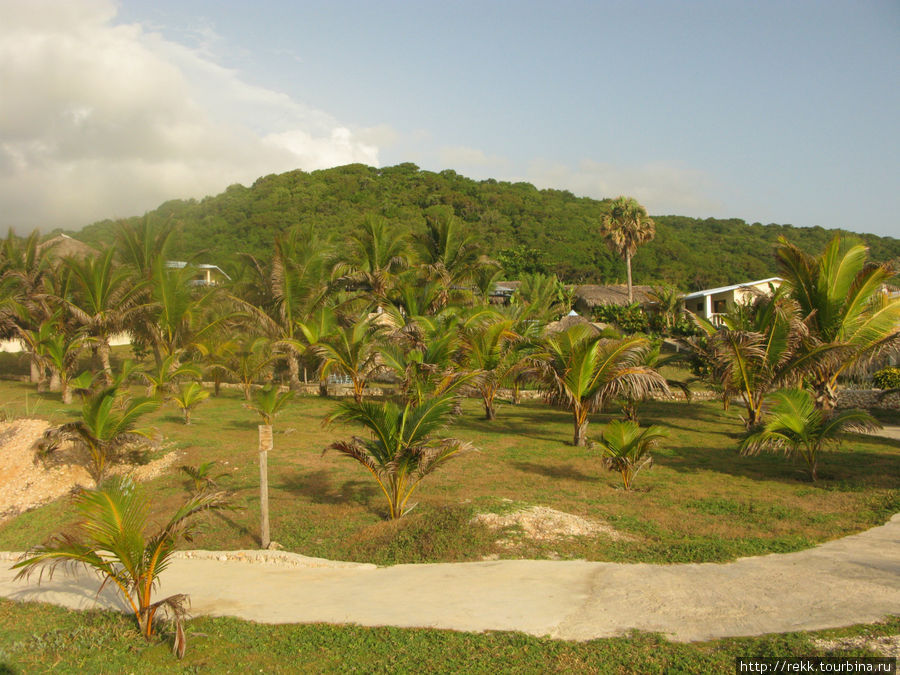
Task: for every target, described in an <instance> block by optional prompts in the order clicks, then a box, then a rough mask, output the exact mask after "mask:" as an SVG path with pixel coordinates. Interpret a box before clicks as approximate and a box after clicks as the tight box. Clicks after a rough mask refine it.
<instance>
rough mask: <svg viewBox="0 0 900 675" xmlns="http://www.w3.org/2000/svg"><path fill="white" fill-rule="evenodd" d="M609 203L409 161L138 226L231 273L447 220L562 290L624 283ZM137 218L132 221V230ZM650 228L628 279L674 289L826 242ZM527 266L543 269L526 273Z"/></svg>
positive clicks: (234, 189) (253, 192)
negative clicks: (782, 244)
mask: <svg viewBox="0 0 900 675" xmlns="http://www.w3.org/2000/svg"><path fill="white" fill-rule="evenodd" d="M609 205H610V202H609V200H602V201H598V200H595V199H590V198H587V197H576V196H575V195H573V194H572V193H571V192H568V191H562V190H538V189H537V188H535V187H534V186H533V185H530V184H528V183H507V182H502V181H496V180H491V179H489V180H484V181H475V180H471V179H469V178H465V177H464V176H460V175H459V174H457V173H456V172H454V171H451V170H447V171H442V172H440V173H434V172H431V171H423V170H420V169H419V168H418V167H417V166H416V165H414V164H408V163H407V164H400V165H397V166H392V167H384V168H380V169H378V168H373V167H369V166H364V165H361V164H351V165H348V166H342V167H337V168H333V169H326V170H322V171H313V172H311V173H307V172H304V171H299V170H298V171H291V172H288V173H283V174H280V175H270V176H264V177H262V178H260V179H258V180H257V181H256V182H255V183H254V184H253V185H252V186H251V187H244V186H241V185H232V186H231V187H229V188H228V189H226V190H225V192H223V193H222V194H220V195H217V196H215V197H206V198H204V199H202V200H200V201H196V200H187V201H180V200H175V201H170V202H166V203H165V204H162V205H161V206H160V207H159V208H158V209H156V210H154V211H152V212H150V213H149V214H147V219H148V220H150V221H154V222H157V223H160V224H162V223H170V224H172V225H173V226H174V228H175V231H174V234H173V237H172V240H171V242H170V253H171V256H172V257H177V258H182V259H190V258H191V257H192V256H194V255H196V254H197V253H198V252H201V251H203V252H205V253H204V255H203V257H204V259H205V260H206V261H214V262H215V263H216V264H218V265H220V266H223V267H225V268H226V269H227V270H229V271H230V270H232V269H233V267H232V265H233V264H234V263H233V261H234V260H236V258H237V256H238V254H241V253H249V254H252V255H254V256H258V257H267V256H270V255H271V251H272V246H273V242H274V241H275V237H276V236H277V235H279V234H281V233H283V232H284V231H285V230H286V229H287V228H289V227H290V226H292V225H297V224H303V225H305V226H309V227H311V228H314V229H315V231H316V232H317V233H318V235H319V236H320V237H322V238H326V239H328V238H331V239H334V240H337V241H344V240H345V239H346V237H347V236H348V235H349V234H350V233H353V232H358V231H359V230H360V228H361V226H362V224H363V223H364V221H365V219H366V217H372V216H377V217H381V218H384V219H385V220H386V221H387V222H388V223H389V224H390V225H391V226H392V227H396V228H397V229H398V230H400V231H402V232H405V233H409V234H411V235H419V236H422V235H425V234H426V232H427V224H428V223H429V222H432V223H433V222H441V220H442V219H443V218H446V217H449V216H451V215H452V216H455V217H456V218H457V219H458V221H459V223H458V224H459V227H458V231H459V234H458V236H459V237H473V238H474V241H475V242H476V243H477V244H478V245H479V247H480V249H481V250H482V251H483V252H485V253H486V254H487V255H488V256H490V257H492V258H493V259H495V260H499V261H500V262H504V261H508V262H509V266H510V267H511V268H512V269H509V270H507V273H506V274H505V275H504V276H507V277H509V278H514V277H516V276H518V275H517V272H520V271H522V270H521V269H519V268H520V267H522V266H523V264H522V259H523V256H522V255H513V253H514V252H519V253H522V252H524V253H526V254H528V255H527V256H526V257H528V260H529V261H530V262H528V263H527V264H526V265H525V267H527V269H526V270H525V271H530V272H536V271H541V272H543V271H547V272H550V273H555V274H556V275H557V276H558V277H559V278H560V279H561V280H562V281H564V282H570V283H573V282H594V281H596V282H624V280H625V263H624V262H623V261H622V260H621V259H620V258H619V257H618V256H616V255H615V254H614V253H613V252H611V251H610V250H608V249H607V247H606V245H605V243H604V241H603V239H602V237H600V236H599V235H598V232H597V230H598V225H599V223H600V222H601V221H602V219H603V217H604V215H605V214H606V213H607V212H608V210H609ZM140 220H141V219H140V218H134V219H131V220H130V221H129V222H130V224H131V225H132V227H138V226H139V222H140ZM653 220H654V222H655V223H656V237H655V239H654V240H653V241H651V242H649V243H647V244H646V245H644V246H642V247H641V253H640V255H639V256H637V257H636V258H635V260H634V274H635V276H637V277H638V278H640V279H641V282H642V283H657V282H662V281H666V282H669V283H671V284H674V285H675V286H677V287H678V288H680V289H683V290H696V289H699V288H706V287H710V286H715V285H722V284H726V283H734V282H738V281H745V280H750V279H761V278H765V277H769V276H773V275H775V274H776V272H777V270H776V266H775V260H774V257H773V255H772V251H773V246H774V244H775V243H776V241H777V239H778V237H779V236H786V237H787V238H788V239H790V240H791V241H792V242H794V243H795V244H796V245H797V246H798V247H799V248H800V249H802V250H804V251H808V252H814V251H820V250H822V249H823V248H824V247H825V245H826V244H827V242H828V241H829V240H830V239H831V237H832V235H833V232H832V231H829V230H825V229H822V228H818V227H813V228H794V227H792V226H790V225H761V224H759V223H754V224H752V225H748V224H747V223H745V222H744V221H742V220H739V219H729V220H716V219H711V218H710V219H706V220H700V219H696V218H687V217H684V216H667V215H654V216H653ZM117 229H118V227H117V223H115V222H113V221H103V222H100V223H95V224H93V225H90V226H88V227H86V228H84V230H82V231H81V232H80V233H77V235H76V236H77V237H78V238H80V239H82V240H84V241H85V242H87V243H89V244H93V245H100V244H101V243H103V242H105V241H108V240H109V238H110V236H111V232H113V231H115V230H117ZM861 238H862V240H863V242H864V243H865V244H866V245H867V246H868V247H869V250H870V257H871V259H872V260H874V261H876V262H881V261H887V260H891V259H894V258H897V257H900V240H898V239H894V238H891V237H877V236H874V235H862V236H861ZM504 252H506V253H504ZM511 252H512V253H511ZM529 256H530V257H529ZM713 262H714V264H711V263H713ZM517 265H518V267H517ZM536 265H537V266H538V267H540V269H532V268H534V267H535V266H536Z"/></svg>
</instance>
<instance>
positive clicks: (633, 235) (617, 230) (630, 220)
mask: <svg viewBox="0 0 900 675" xmlns="http://www.w3.org/2000/svg"><path fill="white" fill-rule="evenodd" d="M600 231H601V233H602V234H603V236H604V237H606V243H607V245H608V246H609V248H610V249H611V250H612V251H613V252H614V253H615V254H616V255H618V256H619V257H620V258H623V259H624V260H625V269H626V270H627V273H628V303H629V304H631V303H632V302H634V294H633V292H632V287H631V259H632V258H633V257H634V254H635V253H636V252H637V249H638V247H639V246H641V245H643V244H646V243H647V242H648V241H650V240H652V239H653V237H654V235H655V234H656V228H655V225H654V223H653V220H651V219H650V217H649V216H648V215H647V209H645V208H644V207H643V206H641V205H640V204H638V202H637V200H635V199H633V198H632V197H618V198H617V199H614V200H613V202H612V204H610V207H609V212H608V213H607V214H606V215H604V216H603V221H602V223H601V225H600Z"/></svg>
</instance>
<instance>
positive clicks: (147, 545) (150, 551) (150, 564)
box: [13, 478, 225, 658]
mask: <svg viewBox="0 0 900 675" xmlns="http://www.w3.org/2000/svg"><path fill="white" fill-rule="evenodd" d="M75 506H76V507H77V509H78V511H79V513H80V515H81V522H80V523H79V526H78V535H77V536H75V535H72V534H69V533H62V534H57V535H56V536H54V537H53V538H51V539H50V541H49V542H48V543H46V544H44V545H41V546H35V547H34V548H32V549H31V550H30V551H28V553H26V555H25V558H24V560H21V561H19V562H17V563H16V564H15V565H13V569H18V570H19V573H18V574H17V575H16V579H20V578H23V577H27V576H28V575H30V574H31V573H33V572H35V571H37V570H40V571H41V573H43V571H44V570H45V569H46V570H47V571H48V575H47V576H48V578H52V576H53V573H54V572H55V571H56V570H57V569H59V568H62V569H63V570H64V571H71V572H74V571H75V570H76V569H77V568H79V567H84V568H86V569H89V570H94V571H95V572H96V573H97V574H98V575H99V576H100V578H101V579H102V580H103V582H102V584H101V586H100V589H101V590H102V589H103V587H104V586H106V585H107V584H112V585H113V586H115V587H116V588H117V589H118V590H119V593H120V594H121V596H122V599H123V600H124V601H125V602H127V603H128V605H129V607H130V608H131V611H132V612H133V613H134V617H135V619H137V622H138V626H139V627H140V631H141V635H143V636H144V638H146V639H147V640H149V639H150V638H152V637H153V633H154V626H155V620H156V618H157V615H158V614H159V612H160V610H163V612H167V613H168V614H169V615H170V616H171V617H172V618H173V619H174V623H175V653H176V654H177V655H178V656H179V658H181V657H182V656H184V650H185V646H186V641H185V633H184V627H183V620H184V617H185V613H186V609H187V600H188V598H187V596H186V595H183V594H177V595H171V596H169V597H167V598H164V599H162V600H157V601H155V602H154V600H153V592H154V590H155V589H156V587H157V586H158V584H159V577H160V575H161V574H162V573H163V572H164V571H165V570H166V568H167V567H168V566H169V563H170V562H171V559H172V554H173V553H174V552H175V549H176V546H177V545H178V542H179V541H180V540H181V539H182V538H184V539H188V540H190V536H191V530H190V522H189V521H190V520H191V519H192V518H193V516H195V515H196V514H198V513H200V512H202V511H206V510H209V509H221V508H224V507H225V501H224V493H222V492H210V491H204V492H201V493H199V494H196V495H195V496H194V497H192V498H191V499H190V500H188V501H187V502H186V503H185V504H183V505H182V506H181V507H180V508H179V509H178V510H177V511H175V513H174V514H173V515H172V517H171V518H169V520H168V522H167V523H166V524H165V525H164V526H163V527H162V528H161V529H159V530H157V531H155V532H150V531H149V517H148V516H149V511H150V501H149V500H148V499H147V497H146V496H145V495H144V494H143V492H142V491H141V490H140V489H139V488H138V486H136V485H135V484H134V483H133V482H132V481H131V480H130V479H128V478H124V479H121V480H119V481H116V482H112V483H110V484H108V485H106V486H104V487H103V488H98V489H96V490H84V491H82V492H80V493H79V494H78V495H77V496H76V497H75Z"/></svg>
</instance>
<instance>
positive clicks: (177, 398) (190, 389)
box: [172, 380, 209, 424]
mask: <svg viewBox="0 0 900 675" xmlns="http://www.w3.org/2000/svg"><path fill="white" fill-rule="evenodd" d="M208 398H209V392H208V391H206V390H205V389H204V388H203V386H202V385H201V384H200V383H199V382H197V381H196V380H192V381H190V382H188V383H186V384H182V385H181V389H179V390H178V392H177V393H176V394H175V395H174V396H172V401H173V402H174V403H175V405H177V406H178V407H179V408H181V412H182V413H183V414H184V423H185V424H190V423H191V413H192V412H193V410H194V408H196V407H197V406H198V405H200V404H201V403H203V401H205V400H206V399H208Z"/></svg>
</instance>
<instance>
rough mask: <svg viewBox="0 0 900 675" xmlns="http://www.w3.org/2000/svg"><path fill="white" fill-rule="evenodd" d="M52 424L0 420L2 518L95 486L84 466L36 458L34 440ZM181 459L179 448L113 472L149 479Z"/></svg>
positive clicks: (0, 514) (27, 420)
mask: <svg viewBox="0 0 900 675" xmlns="http://www.w3.org/2000/svg"><path fill="white" fill-rule="evenodd" d="M49 426H50V424H49V422H47V421H46V420H37V419H20V420H14V421H12V422H2V423H0V522H3V521H4V520H7V519H8V518H11V517H13V516H16V515H18V514H19V513H22V512H23V511H27V510H29V509H33V508H35V507H37V506H40V505H42V504H46V503H47V502H51V501H53V500H54V499H58V498H59V497H62V496H64V495H67V494H69V493H71V492H72V490H74V489H76V488H79V487H93V481H92V480H91V477H90V476H89V475H88V472H87V471H86V470H85V469H84V468H83V467H81V466H77V465H74V464H62V465H60V466H52V467H45V466H44V465H43V464H42V463H41V462H37V463H35V461H34V444H35V442H36V441H37V440H38V439H40V438H41V436H42V435H43V433H44V431H46V430H47V429H48V428H49ZM177 459H178V453H177V452H174V451H173V452H169V453H167V454H166V455H164V456H163V457H160V458H159V459H156V460H154V461H152V462H149V463H147V464H143V465H134V464H125V465H120V466H116V467H114V469H113V471H112V473H131V475H133V476H134V477H135V479H137V480H141V481H144V480H150V479H151V478H155V477H156V476H158V475H159V474H161V473H162V472H163V471H164V470H165V469H167V468H168V467H169V466H171V465H172V464H173V463H174V462H175V460H177Z"/></svg>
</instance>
